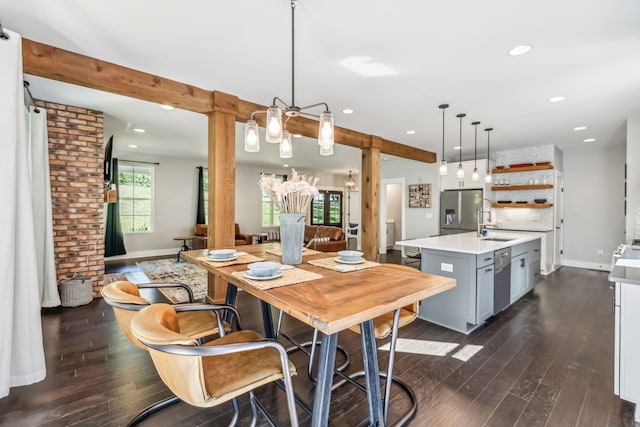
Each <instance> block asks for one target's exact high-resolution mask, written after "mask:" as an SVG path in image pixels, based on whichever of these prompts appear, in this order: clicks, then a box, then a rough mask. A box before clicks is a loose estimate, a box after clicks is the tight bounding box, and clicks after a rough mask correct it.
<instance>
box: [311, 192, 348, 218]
mask: <svg viewBox="0 0 640 427" xmlns="http://www.w3.org/2000/svg"><path fill="white" fill-rule="evenodd" d="M311 224H312V225H332V226H334V227H342V191H321V192H320V194H318V195H317V196H315V197H314V198H313V201H312V202H311Z"/></svg>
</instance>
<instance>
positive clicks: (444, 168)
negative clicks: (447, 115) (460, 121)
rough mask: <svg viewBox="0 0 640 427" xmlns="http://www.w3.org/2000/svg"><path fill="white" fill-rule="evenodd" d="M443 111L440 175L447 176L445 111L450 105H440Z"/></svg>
mask: <svg viewBox="0 0 640 427" xmlns="http://www.w3.org/2000/svg"><path fill="white" fill-rule="evenodd" d="M438 108H440V109H441V110H442V160H440V175H446V174H447V161H446V160H445V159H444V110H446V109H447V108H449V104H441V105H438Z"/></svg>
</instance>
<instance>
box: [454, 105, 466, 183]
mask: <svg viewBox="0 0 640 427" xmlns="http://www.w3.org/2000/svg"><path fill="white" fill-rule="evenodd" d="M465 116H466V114H464V113H461V114H458V115H457V116H456V117H457V118H459V119H460V162H459V163H458V171H457V172H456V178H458V179H459V180H460V181H462V180H463V179H464V169H462V118H463V117H465Z"/></svg>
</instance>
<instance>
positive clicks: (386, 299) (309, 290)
mask: <svg viewBox="0 0 640 427" xmlns="http://www.w3.org/2000/svg"><path fill="white" fill-rule="evenodd" d="M279 247H280V244H279V243H267V244H259V245H246V246H238V247H236V250H238V251H243V252H247V253H249V254H251V255H254V256H257V257H260V258H263V259H264V260H265V261H274V262H281V258H280V257H279V256H276V255H272V254H270V253H268V252H266V251H267V250H269V249H275V248H279ZM207 254H208V251H207V250H193V251H186V252H182V256H183V257H184V258H185V259H186V260H188V261H189V262H191V263H193V264H196V265H198V266H200V267H201V268H203V269H205V270H207V271H208V272H210V273H211V274H213V275H215V276H217V277H220V278H222V279H224V280H225V281H227V282H228V283H231V284H233V285H235V286H237V287H238V288H239V289H242V290H244V291H245V292H248V293H249V294H251V295H253V296H255V297H256V298H259V299H260V300H262V301H264V302H266V303H268V304H271V305H272V306H274V307H276V308H278V309H280V310H282V311H284V312H285V313H287V314H289V315H290V316H292V317H294V318H296V319H298V320H300V321H302V322H304V323H306V324H308V325H310V326H312V327H313V328H316V329H318V330H319V331H320V332H322V333H324V334H333V333H336V332H339V331H341V330H344V329H347V328H349V327H351V326H354V325H358V324H360V323H362V322H364V321H366V320H369V319H373V318H375V317H377V316H380V315H382V314H385V313H389V312H391V311H393V310H395V309H398V308H400V307H404V306H406V305H409V304H411V303H414V302H416V301H419V300H422V299H425V298H429V297H431V296H433V295H436V294H439V293H441V292H444V291H446V290H448V289H451V288H453V287H455V285H456V281H455V279H452V278H448V277H443V276H437V275H433V274H427V273H423V272H421V271H419V270H416V269H408V268H406V267H405V268H403V266H399V265H397V264H381V265H380V266H377V267H372V268H367V269H363V270H357V271H349V272H339V271H334V270H331V269H328V268H324V267H320V266H315V265H311V264H309V263H308V261H309V260H314V259H321V258H329V257H336V256H337V254H336V253H335V252H322V253H318V254H313V255H308V256H303V257H302V264H298V265H296V266H295V267H296V268H301V269H304V270H307V271H312V272H315V273H317V274H320V275H322V278H321V279H316V280H311V281H307V282H303V283H297V284H293V285H287V286H282V287H277V288H273V289H268V290H263V289H259V288H257V287H255V286H253V285H251V284H249V283H247V282H245V281H243V280H241V279H239V278H237V277H235V276H233V275H232V273H233V272H236V271H239V272H242V271H246V270H247V264H236V265H231V266H227V267H214V266H212V265H211V264H209V263H206V262H203V260H202V259H201V258H202V257H206V256H207Z"/></svg>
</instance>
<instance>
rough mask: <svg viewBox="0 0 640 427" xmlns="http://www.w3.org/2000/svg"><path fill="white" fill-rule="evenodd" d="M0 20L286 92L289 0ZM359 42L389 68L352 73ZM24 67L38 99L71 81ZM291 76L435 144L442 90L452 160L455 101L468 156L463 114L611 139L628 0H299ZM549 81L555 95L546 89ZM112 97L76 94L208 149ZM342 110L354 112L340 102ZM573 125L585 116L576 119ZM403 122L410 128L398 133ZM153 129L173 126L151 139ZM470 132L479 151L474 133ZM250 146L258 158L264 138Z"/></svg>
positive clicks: (638, 103) (627, 71)
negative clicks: (522, 50) (347, 63)
mask: <svg viewBox="0 0 640 427" xmlns="http://www.w3.org/2000/svg"><path fill="white" fill-rule="evenodd" d="M0 21H1V22H2V24H3V25H4V26H5V27H6V28H8V29H10V30H13V31H16V32H18V33H20V34H21V35H22V36H23V37H26V38H29V39H32V40H35V41H39V42H43V43H47V44H50V45H54V46H58V47H61V48H64V49H67V50H71V51H74V52H78V53H81V54H84V55H88V56H92V57H96V58H100V59H103V60H106V61H110V62H114V63H116V64H120V65H124V66H127V67H131V68H134V69H138V70H141V71H145V72H149V73H153V74H156V75H160V76H163V77H167V78H170V79H175V80H178V81H181V82H185V83H189V84H192V85H194V86H198V87H201V88H204V89H209V90H214V89H215V90H220V91H223V92H227V93H231V94H234V95H237V96H239V97H240V98H241V99H245V100H248V101H252V102H257V103H260V104H263V105H267V104H269V103H270V102H271V99H272V98H273V97H274V96H279V97H280V98H283V99H284V100H285V101H287V102H290V101H291V93H290V92H291V75H290V69H291V64H290V41H291V40H290V37H291V35H290V6H289V1H287V0H244V1H237V0H236V1H226V2H220V1H211V0H192V1H190V2H186V3H185V2H175V1H169V0H161V1H155V2H153V3H152V5H151V4H149V3H147V2H131V1H125V0H113V1H110V2H99V3H98V2H86V1H82V0H65V1H60V0H57V1H53V0H48V1H45V0H39V1H36V0H21V1H19V2H18V1H15V0H0ZM523 43H526V44H531V45H533V49H532V50H531V52H529V53H528V54H526V55H523V56H519V57H511V56H508V55H507V51H508V50H509V49H511V48H512V47H514V46H516V45H520V44H523ZM357 56H364V57H369V58H371V61H372V62H380V63H382V64H384V65H386V66H387V67H390V68H391V69H392V70H394V71H395V72H396V73H397V74H395V75H391V76H383V77H362V76H359V75H357V74H355V73H353V72H351V71H349V70H347V69H346V68H344V67H342V66H341V65H339V63H340V62H341V61H343V60H344V59H346V58H350V57H357ZM30 80H33V82H32V91H33V93H34V96H35V97H36V98H46V97H48V96H52V97H53V96H54V93H55V96H63V94H65V93H67V94H70V90H69V89H64V90H62V91H61V90H60V86H59V85H60V84H57V85H55V87H54V85H51V83H49V82H46V81H43V80H42V79H35V78H30ZM36 80H39V81H36ZM295 83H296V104H297V105H300V106H304V105H308V104H313V103H316V102H322V101H324V102H327V103H328V104H329V106H330V107H331V110H332V111H333V112H334V114H335V115H336V120H335V121H336V124H337V125H339V126H342V127H346V128H350V129H354V130H358V131H361V132H364V133H367V134H372V135H378V136H381V137H383V138H386V139H390V140H393V141H397V142H400V143H403V144H407V145H411V146H415V147H418V148H422V149H426V150H430V151H434V152H437V153H438V157H440V152H441V144H442V140H441V138H442V128H441V126H442V125H441V123H442V116H441V111H440V110H439V109H438V105H439V104H441V103H445V102H446V103H449V104H450V105H451V108H450V109H449V110H447V127H446V137H447V138H446V157H448V158H451V157H453V156H456V157H457V152H454V150H453V146H454V145H458V138H459V127H458V126H459V124H458V123H459V122H458V121H457V119H456V118H455V115H456V114H457V113H466V114H467V117H466V118H465V119H464V121H463V157H464V158H469V157H473V129H472V126H471V125H470V123H471V122H472V121H474V120H479V121H481V125H480V128H481V129H482V128H484V127H488V126H491V127H493V128H494V129H495V131H494V132H493V133H492V135H491V143H492V151H493V149H507V148H517V147H523V146H530V145H546V144H555V145H557V146H558V147H560V148H561V149H569V148H575V147H580V146H583V145H585V143H584V142H583V140H584V139H586V138H595V139H596V142H594V143H593V144H599V145H613V144H621V143H624V141H625V119H626V118H627V117H629V116H632V115H637V114H640V2H639V1H637V0H619V1H615V2H608V1H601V0H563V1H557V0H553V1H552V0H541V1H537V2H521V1H513V0H494V1H485V2H478V1H472V0H462V1H457V2H446V1H438V2H435V1H424V0H405V1H403V2H390V1H382V0H369V1H365V0H351V1H339V0H299V1H297V8H296V80H295ZM50 85H51V86H50ZM48 86H50V87H49V88H47V87H48ZM558 95H562V96H565V97H566V100H565V101H563V102H559V103H553V104H552V103H548V102H547V100H548V99H549V98H551V97H553V96H558ZM73 96H79V95H77V94H75V93H74V94H73ZM95 96H96V95H95V93H93V94H89V98H92V97H95ZM111 97H112V98H113V99H114V101H113V104H112V105H109V104H107V102H111V101H104V102H105V104H104V105H100V106H96V107H93V105H90V104H87V103H86V102H85V101H83V102H82V103H83V106H89V107H91V108H96V109H99V110H102V111H104V112H105V113H106V114H108V116H113V117H114V118H116V119H117V120H118V121H119V122H120V125H119V126H120V129H121V130H120V132H122V134H123V135H126V134H127V131H126V129H127V125H128V124H129V123H130V124H131V125H130V127H135V126H143V127H145V128H146V129H147V130H148V133H147V134H146V135H144V136H143V138H146V139H147V140H149V141H148V142H149V144H152V145H153V146H154V147H156V148H155V149H160V148H159V147H162V146H163V145H167V146H166V147H164V148H162V149H163V150H174V151H173V152H172V151H166V152H167V153H175V155H178V154H184V153H185V152H186V151H187V145H189V146H190V145H191V144H194V141H197V143H195V144H196V146H197V148H193V149H192V150H193V152H194V153H197V155H206V142H203V141H201V138H202V135H204V133H205V132H206V120H205V118H204V116H200V115H197V114H195V115H194V114H191V113H187V112H178V111H173V112H166V111H162V110H160V109H159V108H158V107H157V106H156V105H152V106H151V107H152V108H151V107H149V106H147V109H150V110H151V111H152V113H148V112H145V111H143V110H144V108H142V107H140V105H141V104H146V103H140V102H139V101H135V102H134V101H126V102H124V101H122V100H121V99H119V100H115V99H116V98H121V97H113V96H111ZM51 99H52V100H54V98H51ZM70 103H73V102H70ZM76 104H80V102H78V103H76ZM344 108H352V109H354V110H355V113H354V114H352V115H344V114H342V113H341V110H342V109H344ZM192 116H193V117H192ZM138 122H141V124H139V123H138ZM114 123H116V124H115V125H114V129H115V128H117V127H118V126H117V122H114ZM577 126H587V129H586V130H584V131H578V132H577V131H574V130H573V128H574V127H577ZM410 129H413V130H415V131H416V133H415V135H407V134H406V133H405V132H406V131H407V130H410ZM128 133H131V132H130V131H128ZM164 136H169V137H170V138H169V139H168V140H167V142H164V143H163V142H162V141H163V137H164ZM121 139H125V136H122V137H121ZM205 140H206V137H205ZM239 140H240V141H241V140H242V137H240V138H239ZM479 143H480V148H481V150H479V151H480V152H481V153H482V156H484V151H485V150H486V135H485V133H484V132H482V133H481V134H480V137H479ZM305 144H306V145H309V146H313V142H308V143H305ZM262 145H263V146H264V145H265V144H264V143H263V144H262ZM301 145H303V144H302V143H300V144H296V145H294V158H299V161H303V160H307V159H308V158H311V159H314V160H315V159H318V158H319V157H320V156H318V155H317V154H315V153H316V151H315V150H314V151H312V153H313V154H304V153H302V152H303V151H304V150H303V147H302V146H301ZM269 148H274V146H272V147H269ZM338 148H340V147H338ZM341 148H345V147H341ZM149 149H151V148H149ZM189 149H191V148H189ZM240 151H241V150H240ZM296 153H299V154H298V156H296ZM349 153H350V154H351V155H353V156H354V157H353V159H350V160H348V163H347V164H348V165H349V166H346V167H345V168H354V169H358V167H357V166H353V165H354V164H356V165H359V163H360V159H359V155H358V154H357V150H347V152H345V153H342V155H341V153H340V150H338V149H337V150H336V155H335V156H333V157H332V158H330V159H331V160H332V161H331V162H330V163H328V164H330V165H332V166H336V165H337V164H338V162H340V161H341V159H342V158H343V157H345V156H346V157H349ZM242 154H243V156H244V153H242ZM248 154H250V153H247V155H248ZM253 156H259V158H260V159H261V162H262V160H264V161H266V155H265V153H264V150H263V151H262V152H260V153H257V154H253ZM479 157H481V156H479ZM240 161H242V160H241V159H239V162H240ZM275 161H276V162H279V163H281V161H279V160H278V159H277V157H276V160H275ZM339 166H340V167H342V166H343V165H339Z"/></svg>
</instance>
